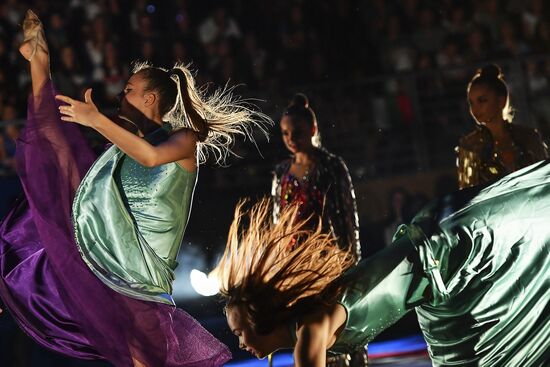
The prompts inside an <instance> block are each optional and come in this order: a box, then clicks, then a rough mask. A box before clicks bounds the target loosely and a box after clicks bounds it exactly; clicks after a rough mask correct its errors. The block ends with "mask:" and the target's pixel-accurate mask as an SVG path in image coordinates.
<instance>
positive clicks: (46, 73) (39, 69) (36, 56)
mask: <svg viewBox="0 0 550 367" xmlns="http://www.w3.org/2000/svg"><path fill="white" fill-rule="evenodd" d="M23 35H24V40H23V43H22V44H21V46H20V47H19V52H20V53H21V55H23V57H24V58H25V59H27V60H28V61H29V63H30V68H31V80H32V91H33V95H35V96H37V95H38V94H39V92H40V90H41V88H42V87H43V86H44V84H45V83H46V82H47V81H48V80H50V55H49V50H48V44H47V43H46V37H45V36H44V28H43V26H42V22H41V21H40V19H38V16H37V15H36V14H35V13H34V12H33V11H32V10H30V9H29V10H27V13H26V14H25V19H24V20H23Z"/></svg>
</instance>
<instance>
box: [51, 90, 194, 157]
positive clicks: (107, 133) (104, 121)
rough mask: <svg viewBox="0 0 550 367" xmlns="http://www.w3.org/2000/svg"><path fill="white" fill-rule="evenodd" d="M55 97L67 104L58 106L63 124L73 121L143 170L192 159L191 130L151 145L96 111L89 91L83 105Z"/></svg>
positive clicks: (179, 132) (192, 140)
mask: <svg viewBox="0 0 550 367" xmlns="http://www.w3.org/2000/svg"><path fill="white" fill-rule="evenodd" d="M56 98H57V99H58V100H61V101H63V102H65V103H67V104H68V105H66V106H60V107H59V111H60V112H61V114H62V116H61V119H62V120H63V121H69V122H76V123H79V124H81V125H84V126H89V127H91V128H93V129H95V130H97V131H98V132H99V133H100V134H101V135H103V136H104V137H105V138H107V139H108V140H109V141H110V142H112V143H113V144H115V145H116V146H118V147H119V148H120V149H121V150H122V151H123V152H124V153H126V154H128V155H129V156H130V157H132V158H133V159H134V160H136V161H137V162H139V163H140V164H142V165H144V166H146V167H155V166H159V165H161V164H165V163H169V162H175V161H180V160H184V159H191V158H192V159H194V158H195V150H196V143H197V136H196V134H195V133H193V132H191V131H188V130H181V131H178V132H176V133H175V134H173V135H172V136H171V137H170V138H169V139H168V140H167V141H166V142H164V143H162V144H159V145H157V146H154V145H151V144H150V143H148V142H147V141H145V140H144V139H142V138H140V137H138V136H136V135H134V134H132V133H131V132H129V131H127V130H125V129H124V128H122V127H120V126H118V125H117V124H115V123H114V122H113V121H111V120H110V119H109V118H107V117H106V116H105V115H103V114H102V113H101V112H99V110H98V109H97V107H96V105H95V104H94V103H93V101H92V90H91V89H88V90H87V91H86V93H85V95H84V99H85V100H84V102H80V101H77V100H74V99H72V98H70V97H67V96H62V95H58V96H56Z"/></svg>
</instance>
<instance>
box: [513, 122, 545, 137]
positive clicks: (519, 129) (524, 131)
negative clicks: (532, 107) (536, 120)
mask: <svg viewBox="0 0 550 367" xmlns="http://www.w3.org/2000/svg"><path fill="white" fill-rule="evenodd" d="M510 131H511V132H512V135H513V137H514V138H516V139H527V140H530V139H532V138H534V137H539V136H540V135H539V132H538V130H537V129H535V128H532V127H529V126H525V125H520V124H511V125H510Z"/></svg>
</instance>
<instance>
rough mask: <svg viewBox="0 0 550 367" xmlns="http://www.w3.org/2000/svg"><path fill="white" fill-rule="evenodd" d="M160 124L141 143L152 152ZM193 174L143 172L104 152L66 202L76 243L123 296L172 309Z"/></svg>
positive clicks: (114, 150) (168, 169)
mask: <svg viewBox="0 0 550 367" xmlns="http://www.w3.org/2000/svg"><path fill="white" fill-rule="evenodd" d="M169 132H170V127H169V125H167V124H166V125H164V126H163V127H162V128H159V129H158V130H156V131H154V132H153V133H151V134H149V135H148V136H147V137H145V139H146V140H148V141H149V142H150V143H151V144H153V145H157V144H159V143H160V142H162V141H164V140H166V139H167V138H168V136H169ZM197 173H198V172H197V171H195V172H189V171H187V170H186V169H184V168H183V167H181V166H180V165H179V164H178V163H176V162H171V163H167V164H163V165H160V166H157V167H151V168H149V167H145V166H142V165H141V164H139V163H138V162H136V161H135V160H133V159H132V158H131V157H129V156H127V155H126V154H125V153H124V152H122V151H121V150H120V149H119V148H118V147H116V146H111V147H110V148H109V149H108V150H107V151H106V152H105V153H104V154H103V155H102V156H101V157H100V158H99V159H98V160H97V161H96V162H95V163H94V165H93V166H92V167H91V168H90V170H89V171H88V173H87V174H86V176H85V177H84V179H83V180H82V182H81V184H80V186H79V188H78V191H77V193H76V197H75V200H74V202H73V213H72V216H73V224H74V231H75V236H76V243H77V246H78V249H79V251H80V253H81V255H82V258H83V260H84V262H85V263H86V264H87V265H88V267H89V268H90V269H91V270H92V272H93V273H94V274H95V275H96V276H97V277H98V278H99V279H101V281H103V282H104V283H105V284H106V285H108V286H109V287H111V288H112V289H114V290H115V291H117V292H119V293H122V294H124V295H126V296H129V297H134V298H137V299H141V300H147V301H157V302H162V303H167V304H174V301H173V299H172V297H171V296H170V294H171V293H172V283H173V281H174V269H175V268H176V266H177V265H178V264H177V262H176V258H177V255H178V251H179V248H180V245H181V242H182V239H183V234H184V231H185V227H186V225H187V221H188V218H189V213H190V210H191V203H192V199H193V192H194V189H195V184H196V181H197Z"/></svg>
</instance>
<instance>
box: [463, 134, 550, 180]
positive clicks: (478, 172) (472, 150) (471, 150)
mask: <svg viewBox="0 0 550 367" xmlns="http://www.w3.org/2000/svg"><path fill="white" fill-rule="evenodd" d="M506 128H507V129H508V131H509V132H510V136H511V138H512V147H511V152H508V153H510V154H511V155H512V156H513V161H512V164H511V165H510V164H506V163H505V160H503V158H502V154H503V152H502V151H500V150H499V149H498V147H497V145H496V144H495V141H494V139H493V137H492V135H491V133H490V131H489V129H487V128H486V127H485V126H482V125H478V126H477V127H476V129H475V130H474V131H473V132H471V133H470V134H468V135H466V136H465V137H463V138H462V139H460V142H459V145H458V146H457V147H456V148H455V150H456V152H457V168H458V185H459V187H460V188H461V189H463V188H465V187H471V186H475V185H479V184H484V183H490V182H494V181H496V180H497V179H499V178H500V177H503V176H505V175H507V174H508V173H511V172H513V171H516V170H518V169H520V168H523V167H525V166H528V165H530V164H532V163H535V162H538V161H540V160H542V159H545V158H548V150H547V147H546V144H544V142H543V141H542V139H541V137H540V134H539V133H538V131H537V130H536V129H532V128H529V127H526V126H522V125H516V124H506Z"/></svg>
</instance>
